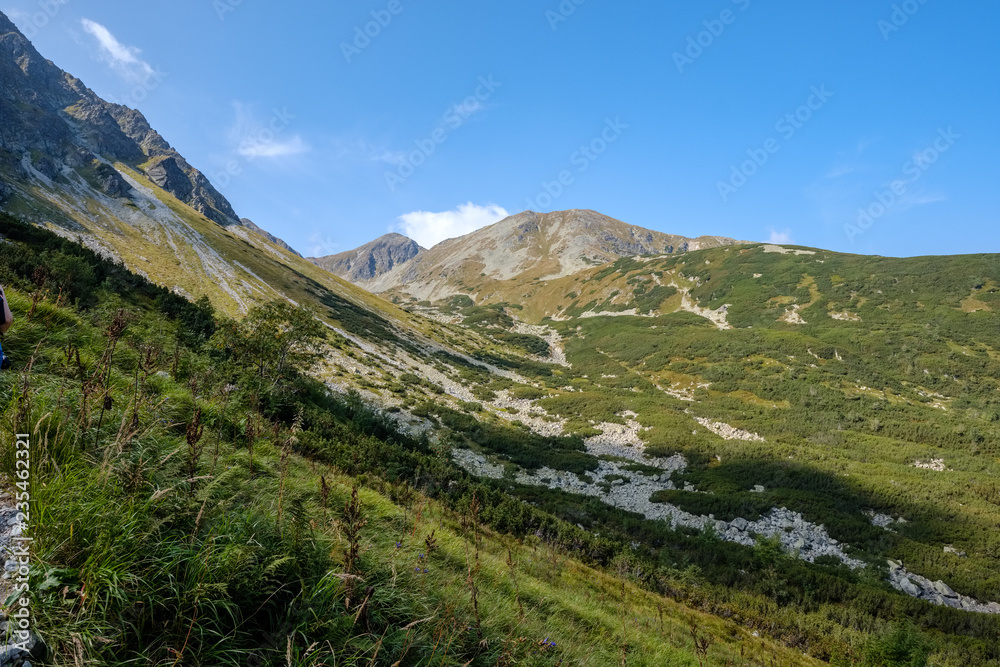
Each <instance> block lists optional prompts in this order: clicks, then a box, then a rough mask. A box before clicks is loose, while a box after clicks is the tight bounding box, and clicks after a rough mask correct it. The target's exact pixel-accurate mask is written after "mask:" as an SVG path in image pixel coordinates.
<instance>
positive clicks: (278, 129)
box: [227, 102, 312, 160]
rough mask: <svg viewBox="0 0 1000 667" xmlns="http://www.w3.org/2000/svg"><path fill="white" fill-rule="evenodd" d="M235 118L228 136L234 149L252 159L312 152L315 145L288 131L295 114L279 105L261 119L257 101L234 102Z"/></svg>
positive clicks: (244, 156) (242, 155)
mask: <svg viewBox="0 0 1000 667" xmlns="http://www.w3.org/2000/svg"><path fill="white" fill-rule="evenodd" d="M233 111H234V113H235V118H234V119H233V124H232V125H231V126H230V127H229V130H228V132H227V136H228V138H229V142H230V144H231V145H232V147H233V150H234V151H235V152H236V153H238V154H239V155H240V156H241V157H243V158H246V159H248V160H253V159H255V158H280V157H288V156H291V155H299V154H301V153H308V152H309V151H310V150H312V147H311V146H310V145H309V144H308V143H306V142H305V140H303V139H302V137H301V136H299V135H297V134H293V135H287V134H286V133H285V131H286V129H287V128H288V125H289V123H291V122H292V121H294V119H295V116H293V115H290V114H288V113H287V112H286V111H285V110H283V109H275V110H274V111H273V112H272V114H271V117H270V118H269V119H268V120H267V121H261V120H259V119H258V117H257V115H256V113H255V112H254V108H253V105H250V104H244V103H242V102H233Z"/></svg>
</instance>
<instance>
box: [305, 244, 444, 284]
mask: <svg viewBox="0 0 1000 667" xmlns="http://www.w3.org/2000/svg"><path fill="white" fill-rule="evenodd" d="M425 252H427V251H426V250H425V249H424V248H421V247H420V245H419V244H418V243H417V242H416V241H414V240H413V239H410V238H407V237H405V236H403V235H402V234H386V235H384V236H380V237H379V238H377V239H375V240H374V241H371V242H369V243H366V244H364V245H363V246H361V247H360V248H355V249H354V250H349V251H347V252H342V253H338V254H336V255H327V256H326V257H314V258H310V261H312V262H313V263H315V264H316V265H317V266H321V267H323V268H324V269H326V270H327V271H329V272H330V273H332V274H333V275H335V276H340V277H341V278H343V279H344V280H348V281H350V282H352V283H355V284H358V285H365V284H367V283H369V282H371V281H372V280H374V279H376V278H378V277H379V276H382V275H383V274H386V273H389V272H390V271H392V270H393V269H394V268H396V267H397V266H399V265H400V264H403V263H405V262H408V261H410V260H411V259H414V258H415V257H417V256H418V255H420V254H422V253H425Z"/></svg>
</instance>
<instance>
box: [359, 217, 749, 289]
mask: <svg viewBox="0 0 1000 667" xmlns="http://www.w3.org/2000/svg"><path fill="white" fill-rule="evenodd" d="M739 243H743V242H741V241H737V240H735V239H730V238H726V237H721V236H701V237H698V238H690V237H686V236H680V235H677V234H666V233H664V232H658V231H654V230H650V229H646V228H643V227H639V226H636V225H631V224H628V223H626V222H623V221H621V220H617V219H615V218H612V217H610V216H606V215H603V214H601V213H598V212H596V211H592V210H581V209H574V210H569V211H555V212H552V213H537V212H535V211H524V212H522V213H519V214H517V215H513V216H509V217H507V218H505V219H503V220H501V221H500V222H497V223H495V224H493V225H490V226H488V227H484V228H482V229H479V230H476V231H474V232H471V233H469V234H466V235H464V236H460V237H457V238H453V239H448V240H446V241H442V242H441V243H439V244H437V245H435V246H434V247H433V248H431V249H429V250H427V251H426V252H423V253H420V254H419V255H418V256H416V257H414V258H413V259H411V260H409V261H407V262H404V263H402V264H400V265H398V266H396V267H395V268H393V269H392V270H390V271H387V272H385V273H383V274H381V275H378V276H376V277H374V278H372V279H368V280H364V281H361V282H359V283H358V284H359V285H360V286H362V287H364V288H365V289H367V290H369V291H371V292H374V293H376V294H383V293H384V294H387V295H389V296H392V297H396V298H397V299H404V300H405V299H410V300H414V301H439V300H443V299H448V298H450V297H452V296H455V295H460V294H463V295H467V296H469V297H470V298H472V299H473V301H475V302H476V303H491V302H496V301H500V300H505V299H511V300H516V301H521V300H522V298H524V297H525V296H527V295H526V294H525V293H524V290H525V289H527V286H529V285H537V284H540V283H546V282H551V281H555V280H560V279H563V278H566V277H567V276H570V275H574V274H577V273H579V272H581V271H584V270H587V269H590V268H593V267H596V266H600V265H603V264H606V263H607V262H611V261H615V260H618V259H621V258H622V257H631V256H646V255H672V254H680V253H685V252H689V251H691V250H699V249H705V248H714V247H722V246H730V245H736V244H739ZM518 292H520V293H521V294H523V296H522V297H520V298H517V299H512V298H511V297H512V295H513V294H514V293H518Z"/></svg>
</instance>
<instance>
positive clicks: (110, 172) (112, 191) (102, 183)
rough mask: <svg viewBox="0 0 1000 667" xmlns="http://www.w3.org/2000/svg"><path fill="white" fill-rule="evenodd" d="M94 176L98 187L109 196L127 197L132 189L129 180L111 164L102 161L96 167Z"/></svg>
mask: <svg viewBox="0 0 1000 667" xmlns="http://www.w3.org/2000/svg"><path fill="white" fill-rule="evenodd" d="M94 178H95V179H96V180H97V187H98V189H99V190H100V191H101V192H103V193H104V194H106V195H107V196H109V197H127V196H128V194H129V193H130V192H131V191H132V186H131V185H129V184H128V181H126V180H125V179H124V178H122V175H121V174H119V173H118V171H117V170H116V169H115V168H114V167H112V166H111V165H110V164H104V163H101V164H100V165H98V166H97V167H95V168H94Z"/></svg>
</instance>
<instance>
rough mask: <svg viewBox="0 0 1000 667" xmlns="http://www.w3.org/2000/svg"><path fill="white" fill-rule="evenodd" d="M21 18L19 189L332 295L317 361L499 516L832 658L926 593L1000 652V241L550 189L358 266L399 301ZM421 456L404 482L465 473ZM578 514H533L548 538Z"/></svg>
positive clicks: (970, 634)
mask: <svg viewBox="0 0 1000 667" xmlns="http://www.w3.org/2000/svg"><path fill="white" fill-rule="evenodd" d="M4 21H6V19H4ZM0 32H2V33H3V34H2V37H0V46H2V49H0V67H3V68H4V69H3V70H2V73H3V78H2V79H0V81H2V84H0V85H3V86H4V93H5V94H4V97H3V99H2V100H0V104H3V105H5V106H3V107H2V109H0V110H2V111H3V113H4V119H5V123H4V124H2V125H0V141H2V142H3V143H2V147H0V148H2V153H0V173H2V175H3V183H4V187H3V193H4V196H5V197H6V200H5V201H4V202H3V203H2V204H0V207H2V208H3V209H4V210H5V211H8V212H11V213H13V214H17V215H18V216H20V217H21V218H24V219H27V220H29V221H32V222H34V223H36V224H39V225H45V226H48V227H50V228H51V229H53V230H55V231H57V232H58V233H59V234H61V235H63V236H66V237H70V238H73V239H75V240H78V241H80V242H81V243H84V244H86V245H88V246H90V247H92V248H95V249H97V250H98V251H100V253H101V254H104V255H106V256H110V257H114V258H117V259H120V260H121V261H122V262H124V263H125V264H126V265H127V266H128V267H129V268H130V269H132V270H133V271H135V272H137V273H141V274H143V275H146V276H148V277H149V278H150V279H151V280H152V281H154V282H156V283H158V284H160V285H163V286H166V287H168V288H170V289H172V290H173V291H175V292H177V293H180V294H184V295H186V296H188V297H190V298H191V299H192V300H193V299H195V298H197V297H201V296H207V297H209V299H210V300H211V301H212V302H213V303H214V304H215V306H216V307H217V308H218V309H220V310H222V311H224V312H226V313H230V314H233V315H238V314H241V313H243V312H245V311H246V310H248V309H249V308H251V307H252V306H253V305H254V304H257V303H261V302H265V301H270V300H273V299H285V300H287V301H290V302H292V303H295V304H300V305H305V306H309V307H311V308H313V309H314V311H315V312H316V314H317V315H318V316H319V317H320V318H321V319H322V320H323V321H324V323H325V324H326V325H328V329H330V330H331V331H332V334H331V336H330V340H329V341H328V344H327V348H326V349H325V358H324V362H323V364H322V365H321V366H320V367H319V368H318V369H317V370H316V376H317V377H319V378H320V379H321V380H322V381H323V382H324V383H325V385H326V386H327V387H331V388H333V389H335V390H337V392H338V393H340V394H349V393H351V392H356V393H357V397H358V399H357V402H358V404H359V405H360V404H367V405H368V406H375V407H377V408H378V409H379V410H381V411H382V412H383V414H384V415H385V416H386V417H385V418H387V419H391V420H392V421H393V423H394V424H395V425H396V426H398V428H399V429H401V430H402V431H403V433H404V434H405V435H406V437H408V438H413V439H414V440H415V441H416V440H420V439H421V438H423V437H424V436H426V440H420V441H421V442H423V443H425V444H426V446H427V448H428V451H430V452H431V454H428V456H431V455H433V456H434V457H437V459H436V460H437V461H439V462H440V464H441V465H442V466H443V465H446V464H447V465H452V464H457V465H460V466H461V467H462V468H464V469H465V470H467V471H469V472H470V473H472V474H474V475H475V476H476V477H477V478H478V480H479V481H478V482H477V483H481V484H482V485H483V487H482V488H483V489H488V490H489V492H490V493H491V494H494V495H496V496H501V497H502V498H503V499H504V500H503V503H502V507H500V508H498V509H497V508H491V510H490V511H491V512H493V514H492V515H491V520H492V521H494V522H495V525H498V526H503V525H506V523H505V522H509V523H510V525H513V524H514V523H517V522H518V521H519V519H518V517H519V516H521V515H522V514H523V513H524V512H526V511H527V510H526V508H528V507H531V508H537V510H538V511H540V512H548V513H550V514H551V516H555V517H559V518H560V519H562V520H563V521H564V522H566V524H567V525H570V526H576V528H577V529H579V531H580V533H579V534H576V535H574V536H572V539H574V540H577V541H578V542H579V543H580V544H584V538H586V544H588V545H593V546H587V547H586V548H587V554H589V555H588V556H587V557H588V558H589V557H593V558H595V559H599V560H601V559H603V560H601V562H604V563H611V562H612V561H613V562H614V567H615V568H617V571H618V572H619V573H620V574H621V576H623V577H627V578H629V579H631V580H633V581H635V582H637V583H641V585H643V586H650V587H657V588H656V590H658V591H661V592H663V591H666V592H668V594H670V595H674V596H676V598H677V599H679V600H681V601H682V602H683V603H685V604H687V603H690V604H692V605H701V606H702V608H704V609H707V610H711V611H712V613H718V614H721V615H724V616H725V618H726V619H733V620H732V621H731V622H732V623H744V622H745V621H746V620H747V619H748V618H754V617H756V615H759V610H760V609H764V610H766V612H765V614H764V615H765V616H766V617H767V618H768V625H767V626H765V625H760V626H754V628H755V629H754V631H755V632H758V631H759V632H763V633H770V634H771V636H772V637H774V638H776V639H780V640H781V641H782V642H786V643H787V644H788V645H789V646H792V647H794V649H795V650H796V651H799V650H800V649H801V652H805V651H806V650H808V651H811V652H813V653H814V654H815V655H817V656H822V657H823V659H829V658H830V657H831V656H830V650H831V649H830V647H829V645H827V644H824V642H825V641H827V639H828V638H829V636H830V635H836V641H838V642H841V644H840V645H843V644H844V643H845V642H847V641H848V639H851V638H853V639H857V637H858V633H859V632H861V631H860V630H859V628H864V632H866V633H867V632H873V631H874V629H877V628H881V627H883V626H884V625H885V624H886V623H888V622H889V621H894V620H902V619H907V618H920V619H921V627H923V628H925V629H928V632H930V633H932V634H933V635H934V636H935V637H938V638H939V639H940V640H941V642H942V646H943V648H941V650H940V655H941V656H943V657H942V658H941V659H940V660H939V661H938V662H939V664H941V665H958V664H983V665H996V664H1000V662H998V661H1000V641H998V640H997V639H996V638H997V637H1000V625H998V624H997V619H996V618H995V617H997V614H996V613H995V612H996V611H997V606H996V603H997V602H998V601H1000V578H998V575H997V573H998V572H1000V537H998V536H1000V489H998V486H997V484H996V480H997V479H998V478H1000V451H998V448H997V443H998V442H1000V402H998V401H997V398H996V396H997V395H998V391H1000V386H998V383H997V378H1000V365H998V364H1000V339H998V337H997V331H1000V321H998V319H997V318H998V315H997V313H998V312H1000V257H998V256H997V255H977V256H972V257H938V258H913V259H905V260H895V259H886V258H877V257H859V256H849V255H842V254H838V253H833V252H828V251H823V250H817V249H808V248H790V247H782V246H776V245H769V244H742V245H735V242H734V241H732V240H731V239H722V238H715V237H705V238H701V239H685V238H683V237H671V236H668V235H664V234H658V233H656V232H651V231H649V230H643V229H641V228H637V227H633V226H631V225H627V224H625V223H623V222H620V221H616V220H612V219H610V218H607V217H605V216H601V215H599V214H597V213H593V212H590V211H569V212H563V213H553V214H544V215H543V214H537V213H531V212H527V213H524V214H521V215H518V216H513V217H512V218H509V219H507V220H504V221H502V222H500V223H498V224H497V225H494V226H492V227H489V228H487V229H484V230H480V231H479V232H475V233H474V234H470V235H468V236H466V237H462V238H460V239H453V240H451V241H447V242H445V243H442V244H440V245H439V246H436V247H435V248H432V249H431V250H428V251H425V252H419V248H418V249H417V250H418V253H417V254H415V255H414V256H413V257H411V258H410V259H409V260H407V261H403V262H402V263H401V264H398V265H394V266H392V267H389V270H388V271H387V272H384V273H381V275H374V274H377V273H379V271H380V270H383V269H385V268H387V267H388V264H390V263H393V264H394V263H395V262H396V261H397V258H396V256H395V255H394V254H392V253H387V254H384V255H379V253H378V252H377V251H376V250H375V249H374V248H372V249H369V250H371V251H372V252H369V253H368V255H367V256H364V253H362V261H360V265H359V263H358V262H357V259H356V260H355V263H354V264H352V265H351V267H350V268H349V269H348V270H354V269H358V270H359V271H360V272H361V273H360V274H359V275H364V272H365V271H366V270H368V271H369V273H370V274H371V275H373V277H372V278H371V279H370V280H369V281H368V282H366V283H365V286H366V287H368V288H369V289H372V290H384V291H383V292H382V293H383V294H385V295H386V296H388V297H390V298H393V297H394V298H396V299H397V300H398V301H400V302H401V303H402V304H403V305H404V307H405V308H399V307H396V306H394V305H392V304H390V303H388V302H386V301H385V300H383V299H381V298H379V297H378V296H374V295H372V294H371V293H369V292H367V291H365V290H363V289H361V288H360V287H358V286H355V285H352V284H349V283H347V282H345V281H344V280H342V279H340V278H337V277H335V276H333V275H331V274H330V273H328V272H327V271H324V270H323V269H322V268H320V267H319V266H316V265H315V264H314V263H312V262H309V261H307V260H304V259H302V258H300V257H298V256H297V255H295V254H293V253H292V252H290V251H289V249H287V248H285V247H282V246H281V244H279V243H278V240H277V239H272V238H270V237H268V236H267V234H266V233H264V232H261V231H258V230H256V229H255V228H254V227H253V226H251V224H250V223H243V224H240V222H239V221H238V220H237V219H236V218H235V213H234V214H233V215H232V216H230V215H229V213H228V212H227V211H228V209H227V205H224V204H223V203H222V200H220V199H219V198H216V197H215V195H214V194H213V192H214V188H211V187H210V184H206V183H204V182H202V181H201V180H200V179H199V178H198V175H195V174H194V173H193V171H188V170H187V169H188V167H189V165H188V166H186V165H187V163H186V162H183V158H180V157H179V156H176V155H173V154H168V153H169V149H167V148H164V147H163V146H164V145H165V142H162V139H158V137H159V135H156V134H155V133H154V132H153V131H152V130H148V131H139V130H138V129H137V128H139V127H140V123H139V121H138V118H139V116H137V115H136V114H138V112H131V111H130V110H124V109H116V108H113V105H107V103H104V102H102V101H100V100H99V99H97V98H95V97H93V96H92V93H89V91H86V89H85V88H83V86H82V84H80V83H79V82H78V81H76V80H75V79H73V78H72V77H70V76H69V75H66V74H65V73H61V72H60V71H59V70H58V69H56V68H55V67H54V66H52V65H51V63H47V64H46V63H45V61H42V60H40V57H39V56H38V55H37V53H36V52H35V51H34V49H33V48H31V47H30V44H28V43H27V41H26V40H24V38H23V37H22V36H20V35H19V34H18V33H16V31H13V30H12V26H10V24H9V22H5V23H2V24H0ZM60 105H64V106H60ZM79 105H82V106H84V107H86V108H87V109H89V111H87V113H80V109H79V108H78V107H79ZM8 118H10V119H11V122H10V123H7V122H6V120H7V119H8ZM32 118H38V119H42V120H43V121H44V124H45V125H46V127H36V124H38V123H36V122H35V121H33V120H32ZM130 119H131V120H130ZM143 122H144V121H143ZM48 126H52V127H48ZM136 137H138V139H137V138H136ZM161 142H162V143H161ZM78 154H79V155H81V156H82V157H81V161H79V162H74V161H73V156H74V155H78ZM150 156H154V157H150ZM160 158H162V159H160ZM167 161H169V164H166V162H167ZM161 167H162V168H161ZM174 167H176V169H175V168H174ZM182 176H183V178H182ZM185 179H186V182H187V183H188V184H189V185H190V189H188V188H187V187H186V186H185V185H184V183H185ZM199 183H200V186H199ZM220 197H221V195H220ZM230 208H231V207H230ZM210 216H211V217H210ZM15 226H16V225H15V223H14V222H10V221H9V220H8V219H6V218H4V217H3V216H0V232H3V233H5V234H7V233H8V232H9V231H10V230H11V229H14V228H15ZM22 227H23V225H22ZM30 229H34V228H30ZM18 234H19V238H20V239H21V240H20V241H18V242H19V243H22V244H29V245H30V243H31V239H32V237H31V234H29V233H27V232H25V231H24V229H20V230H19V231H18ZM10 236H11V238H13V233H11V234H10ZM394 242H395V243H397V244H398V246H396V247H400V248H403V249H404V254H405V248H406V247H407V245H408V244H407V243H406V241H405V240H402V239H395V241H394ZM0 247H2V248H3V253H0V255H2V257H3V258H5V260H10V259H11V257H10V252H11V251H10V245H9V244H3V245H2V246H0ZM409 248H410V251H412V250H413V248H412V246H409ZM39 252H40V251H39ZM64 255H66V253H64V252H63V253H62V254H61V255H60V256H64ZM401 256H402V255H401ZM355 258H357V255H355ZM342 259H343V258H342ZM347 259H348V260H350V257H348V258H347ZM16 260H17V258H14V260H11V265H12V266H20V264H18V261H16ZM74 261H75V260H74ZM372 262H374V264H375V267H374V269H372ZM73 266H75V264H74V262H73V261H69V260H67V261H66V262H63V264H62V265H61V266H60V270H61V271H62V270H66V267H70V268H72V267H73ZM366 267H367V268H366ZM21 268H23V267H21ZM32 276H33V273H29V274H26V275H25V276H23V277H22V283H23V284H22V289H20V290H19V293H18V294H17V295H16V297H15V298H16V300H17V301H16V305H17V306H18V308H19V311H18V312H19V313H27V312H28V311H29V309H30V308H31V307H32V298H33V297H32V294H31V291H30V290H31V289H34V288H33V287H32V283H31V282H30V280H31V278H32ZM418 300H419V301H420V302H426V303H422V304H421V303H418ZM410 311H412V312H410ZM418 311H419V312H426V313H427V314H430V315H433V316H434V317H435V318H437V319H439V320H447V323H443V322H441V321H438V322H435V321H432V320H430V319H427V318H424V317H421V316H420V315H419V313H418ZM33 329H34V331H35V334H38V330H37V328H34V327H33V328H29V327H25V329H24V331H27V332H29V333H30V332H31V331H32V330H33ZM35 334H33V335H35ZM16 335H18V334H17V333H15V336H16ZM7 342H8V341H7V340H5V349H8V345H7ZM9 342H10V343H11V346H10V347H9V349H11V350H14V351H18V350H20V351H23V352H24V355H23V357H25V358H26V357H27V356H28V355H30V350H31V349H32V348H31V346H30V345H27V344H26V343H25V341H23V340H20V341H19V340H18V339H17V338H15V337H11V339H10V341H9ZM19 346H20V347H19ZM54 354H56V356H57V357H58V354H61V350H57V351H56V353H54ZM97 356H99V355H97ZM206 363H208V362H206ZM55 366H58V368H57V370H58V369H59V368H62V367H61V366H59V365H58V364H56V365H55ZM53 372H56V371H53ZM59 372H62V371H59ZM59 400H61V398H60V399H59ZM350 401H355V398H354V397H353V394H352V397H351V398H350ZM353 409H354V408H352V410H353ZM380 419H382V417H380ZM383 435H384V433H383ZM324 437H325V436H324ZM334 439H336V438H334ZM311 444H312V445H315V446H319V445H320V444H322V443H319V442H318V441H313V442H312V443H311ZM357 463H358V462H357V461H354V462H352V461H351V459H350V458H349V457H348V458H347V459H346V463H345V465H350V466H353V465H355V464H357ZM364 463H365V464H366V465H369V464H370V465H376V464H372V462H371V461H364ZM376 463H377V462H376ZM376 467H377V465H376ZM343 469H345V470H347V469H352V470H353V469H354V468H353V467H352V468H343ZM397 472H398V471H388V470H374V471H373V472H372V474H373V478H378V479H379V482H380V483H381V479H382V476H385V478H386V479H388V480H389V481H390V482H391V481H392V480H396V479H397V478H396V477H395V476H394V475H396V474H397ZM414 474H415V475H416V476H415V478H414V479H415V480H416V481H414V485H413V486H412V487H407V488H406V489H402V490H400V491H399V493H401V494H405V493H410V492H411V491H412V490H413V489H414V488H428V489H430V488H431V486H433V488H432V489H431V490H432V491H433V492H434V493H440V494H442V495H447V494H448V493H450V491H449V490H448V489H450V488H451V487H450V485H448V484H436V485H429V483H428V482H427V481H426V479H424V478H421V477H420V475H417V474H416V473H414ZM445 476H446V475H445ZM264 481H266V480H264V479H263V478H262V479H261V483H264ZM421 485H424V486H421ZM428 485H429V486H428ZM388 486H391V484H389V485H386V486H385V488H388ZM310 493H312V494H313V495H315V491H314V490H313V489H312V488H310ZM392 493H396V491H392ZM531 511H534V509H532V510H531ZM550 527H551V526H550V525H549V524H539V525H537V526H533V527H532V529H531V530H532V532H531V534H532V535H535V536H536V537H538V538H539V539H540V540H542V544H543V546H542V547H541V551H539V552H538V553H536V554H535V558H538V557H539V554H542V553H543V552H544V551H545V549H547V548H548V547H547V546H544V545H545V544H547V543H546V542H545V540H547V539H549V534H548V533H547V532H546V531H547V530H550ZM574 530H576V529H574ZM609 536H611V537H610V538H609ZM612 538H613V539H614V540H617V542H616V544H625V545H626V546H625V548H624V550H623V551H622V552H621V553H616V552H613V549H612V547H610V546H608V545H609V544H610V542H607V541H606V540H610V539H612ZM548 558H551V559H553V560H559V559H560V558H563V556H562V555H560V553H559V552H558V551H557V550H556V549H555V548H554V547H553V548H552V550H551V555H550V556H549V555H545V556H544V559H548ZM890 561H891V564H890ZM555 580H556V581H558V577H557V578H556V579H555ZM463 581H464V579H463ZM463 594H464V593H463ZM609 604H610V605H611V606H615V604H616V603H614V602H610V603H609ZM616 608H617V607H616ZM754 610H757V611H754ZM970 612H972V613H976V616H974V617H972V616H970ZM970 618H972V619H974V620H970ZM832 619H839V620H832ZM844 619H848V620H844ZM637 622H638V621H637ZM644 622H646V621H644ZM727 622H729V621H727ZM660 623H661V626H662V619H661V622H660ZM733 627H734V628H735V627H736V626H735V625H734V626H733ZM739 631H740V632H748V630H746V629H741V630H739ZM845 638H847V639H845ZM991 661H992V662H991ZM789 664H792V663H789Z"/></svg>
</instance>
